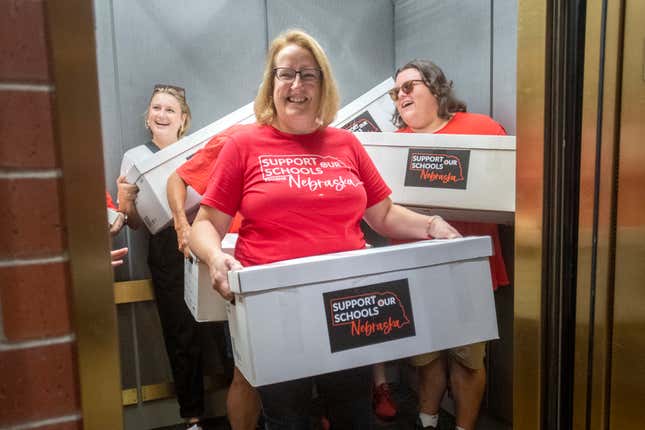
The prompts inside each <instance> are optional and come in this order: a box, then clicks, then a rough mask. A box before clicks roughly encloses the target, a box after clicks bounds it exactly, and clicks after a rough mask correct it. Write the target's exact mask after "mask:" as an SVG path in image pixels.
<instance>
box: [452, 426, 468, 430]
mask: <svg viewBox="0 0 645 430" xmlns="http://www.w3.org/2000/svg"><path fill="white" fill-rule="evenodd" d="M455 430H466V429H465V428H463V427H459V426H455Z"/></svg>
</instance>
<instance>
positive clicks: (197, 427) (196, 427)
mask: <svg viewBox="0 0 645 430" xmlns="http://www.w3.org/2000/svg"><path fill="white" fill-rule="evenodd" d="M186 430H203V429H202V426H201V424H200V423H199V421H197V422H196V423H186Z"/></svg>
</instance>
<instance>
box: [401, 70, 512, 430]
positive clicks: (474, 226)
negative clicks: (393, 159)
mask: <svg viewBox="0 0 645 430" xmlns="http://www.w3.org/2000/svg"><path fill="white" fill-rule="evenodd" d="M394 78H395V81H396V83H395V87H394V88H392V90H390V92H389V94H390V97H391V98H392V101H394V104H395V105H396V111H395V113H394V115H393V117H392V122H393V123H394V125H395V126H396V127H398V129H399V130H398V132H399V133H433V134H479V135H482V134H483V135H505V134H506V131H505V130H504V127H502V126H501V125H500V124H498V123H497V122H496V121H495V120H493V119H492V118H490V117H489V116H487V115H482V114H478V113H470V112H466V104H465V103H464V102H462V101H460V100H458V99H457V98H456V97H455V96H454V93H453V89H452V81H449V80H448V79H446V76H445V75H444V73H443V71H442V70H441V69H440V68H439V67H438V66H437V65H436V64H434V63H432V62H431V61H427V60H419V59H415V60H412V61H410V62H409V63H407V64H405V65H404V66H403V67H401V68H400V69H398V70H397V71H396V73H395V75H394ZM451 224H452V225H453V226H454V227H455V228H456V229H457V230H458V231H459V232H460V233H461V234H463V235H465V236H468V235H490V236H491V237H492V238H493V246H494V255H493V256H491V257H490V266H491V275H492V281H493V288H494V289H497V288H498V287H499V286H502V285H508V284H509V280H508V276H507V274H506V266H505V265H504V259H503V257H502V252H501V251H502V248H501V244H500V240H499V232H498V226H497V225H496V224H486V223H470V222H451ZM485 347H486V345H485V343H484V342H482V343H477V344H474V345H465V346H463V347H459V348H454V349H451V350H448V351H440V352H434V353H430V354H424V355H421V356H417V357H412V358H411V359H410V361H411V363H412V364H413V365H414V366H416V367H418V368H419V408H420V413H419V427H420V428H436V426H437V420H438V412H439V403H440V402H441V398H442V397H443V394H444V391H445V390H446V387H447V385H448V381H450V386H451V389H452V394H453V397H454V398H455V403H456V423H457V429H466V430H472V429H474V428H475V423H476V421H477V415H478V413H479V405H480V403H481V399H482V396H483V393H484V387H485V384H486V370H485V367H484V354H485Z"/></svg>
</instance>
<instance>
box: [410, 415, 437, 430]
mask: <svg viewBox="0 0 645 430" xmlns="http://www.w3.org/2000/svg"><path fill="white" fill-rule="evenodd" d="M414 428H415V430H436V429H437V427H432V426H428V427H423V423H422V422H421V418H419V417H417V423H416V425H415V426H414Z"/></svg>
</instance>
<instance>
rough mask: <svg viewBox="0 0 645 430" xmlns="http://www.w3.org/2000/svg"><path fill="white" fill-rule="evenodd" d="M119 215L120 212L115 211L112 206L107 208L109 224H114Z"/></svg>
mask: <svg viewBox="0 0 645 430" xmlns="http://www.w3.org/2000/svg"><path fill="white" fill-rule="evenodd" d="M118 217H119V212H117V211H115V210H114V209H112V208H107V219H108V226H112V224H114V221H116V220H117V218H118Z"/></svg>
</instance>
